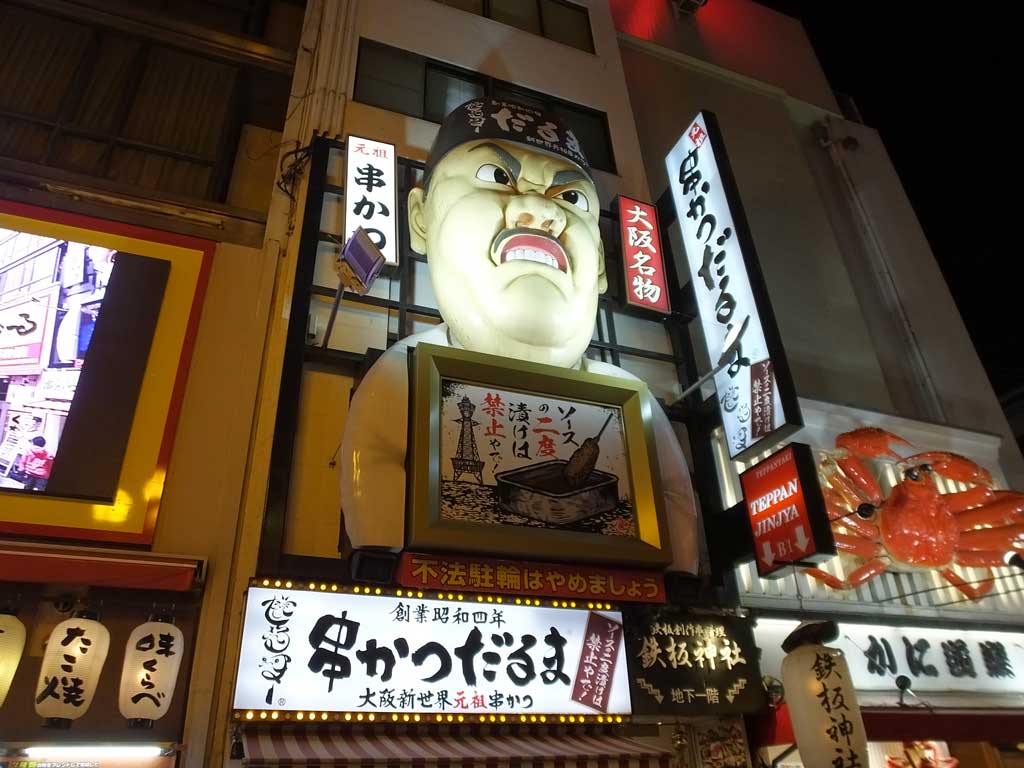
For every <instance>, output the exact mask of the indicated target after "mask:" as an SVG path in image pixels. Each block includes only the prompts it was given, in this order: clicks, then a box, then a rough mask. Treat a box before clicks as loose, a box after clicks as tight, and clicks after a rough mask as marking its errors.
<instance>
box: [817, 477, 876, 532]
mask: <svg viewBox="0 0 1024 768" xmlns="http://www.w3.org/2000/svg"><path fill="white" fill-rule="evenodd" d="M821 491H822V495H824V497H825V506H826V507H827V508H828V519H829V520H831V521H832V522H833V525H834V526H835V525H841V526H843V527H844V528H847V529H849V530H850V531H853V532H855V533H858V534H860V535H861V536H863V537H864V538H866V539H875V538H877V536H878V531H877V530H876V529H875V526H873V525H872V524H871V523H869V522H868V521H867V520H863V519H861V518H860V517H858V516H857V514H856V513H854V512H851V511H850V510H849V509H847V508H846V507H845V506H843V500H842V499H841V498H840V497H839V494H838V493H836V492H835V491H834V490H832V489H831V488H828V487H824V488H822V489H821Z"/></svg>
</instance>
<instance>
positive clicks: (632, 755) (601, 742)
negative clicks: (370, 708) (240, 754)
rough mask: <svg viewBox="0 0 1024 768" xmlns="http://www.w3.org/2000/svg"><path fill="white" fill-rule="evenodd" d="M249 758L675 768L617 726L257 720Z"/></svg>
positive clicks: (514, 767) (665, 755) (254, 762)
mask: <svg viewBox="0 0 1024 768" xmlns="http://www.w3.org/2000/svg"><path fill="white" fill-rule="evenodd" d="M242 740H243V745H244V749H245V760H244V765H246V766H249V768H274V767H276V766H354V765H358V766H416V767H417V768H419V767H420V766H423V767H424V768H426V767H428V766H460V767H462V766H473V767H474V768H475V767H476V766H480V768H506V767H507V768H577V767H578V768H669V764H670V760H671V757H672V755H671V753H669V752H665V751H663V750H660V749H658V748H656V747H651V746H649V745H647V744H643V743H641V742H639V741H636V740H635V739H629V738H626V737H624V736H618V735H616V734H613V733H600V732H595V733H589V732H585V731H581V730H576V731H573V730H555V729H551V730H544V731H541V730H535V731H531V732H512V731H510V730H502V731H487V730H473V729H446V728H442V727H437V728H434V727H432V726H426V727H420V728H416V729H398V728H396V729H379V730H378V729H354V728H353V729H339V728H338V727H333V728H332V727H331V726H328V725H324V726H295V727H289V726H282V727H277V728H256V729H250V730H247V731H246V732H245V733H243V735H242Z"/></svg>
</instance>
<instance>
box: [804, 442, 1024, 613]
mask: <svg viewBox="0 0 1024 768" xmlns="http://www.w3.org/2000/svg"><path fill="white" fill-rule="evenodd" d="M894 445H898V446H907V447H912V446H911V445H910V443H908V442H907V441H906V440H904V439H903V438H901V437H899V436H897V435H894V434H892V433H890V432H886V431H885V430H883V429H878V428H877V427H863V428H861V429H855V430H853V431H852V432H846V433H844V434H841V435H839V436H838V437H837V438H836V451H835V452H834V453H833V454H832V455H831V456H830V457H829V458H826V459H825V460H824V461H823V462H822V463H821V464H820V465H819V475H820V477H821V480H822V491H823V493H824V496H825V503H826V505H827V507H828V513H829V518H830V520H831V521H832V531H833V535H834V536H835V542H836V549H837V550H838V551H839V552H845V553H849V554H852V555H856V556H857V557H859V558H861V559H862V560H863V561H864V562H863V563H861V564H860V565H858V566H857V567H856V568H854V569H853V570H852V571H850V573H849V574H848V575H847V576H846V578H845V579H840V578H838V577H836V576H833V575H832V574H831V573H828V572H826V571H823V570H821V569H820V568H808V569H806V571H805V572H806V573H807V574H808V575H809V576H811V577H813V578H815V579H817V580H818V581H820V582H822V583H823V584H827V585H828V586H830V587H832V588H833V589H853V588H854V587H859V586H860V585H862V584H864V583H865V582H867V581H870V580H871V579H873V578H875V577H876V576H878V575H879V574H881V573H883V572H884V571H886V570H890V569H891V570H899V571H914V570H938V572H939V573H940V574H941V575H942V577H943V578H945V579H946V580H947V581H948V582H949V583H950V584H952V585H953V586H955V587H956V588H957V589H959V590H960V591H961V592H962V593H963V594H964V595H966V596H967V597H968V598H970V599H971V600H977V599H979V598H981V597H982V596H984V595H986V594H988V592H990V591H991V589H992V585H993V584H994V577H993V574H992V567H993V566H1001V565H1004V564H1005V562H1006V560H1005V558H1006V555H1007V553H1009V552H1014V551H1017V552H1024V494H1022V493H1017V492H1016V491H993V490H992V489H991V487H990V486H991V485H992V476H991V475H990V474H989V473H988V472H987V471H986V470H985V469H983V468H982V467H980V466H978V465H977V464H975V463H974V462H973V461H971V460H970V459H967V458H964V457H963V456H959V455H957V454H954V453H943V452H937V451H933V452H929V453H919V454H916V455H914V456H910V457H909V458H906V459H903V458H901V457H900V456H899V455H898V454H897V453H895V452H894V451H893V449H892V446H894ZM882 456H887V457H889V458H893V459H897V460H898V461H899V465H900V466H901V467H903V468H904V469H903V479H902V480H901V481H900V482H898V483H897V484H896V485H895V486H894V487H893V489H892V490H891V491H890V492H889V496H888V497H887V498H885V497H883V494H882V489H881V487H880V486H879V484H878V481H877V480H876V479H875V477H874V475H872V474H871V471H870V470H869V469H868V467H867V465H866V464H865V463H864V461H863V460H864V459H871V458H878V457H882ZM933 474H938V475H941V476H942V477H945V478H948V479H950V480H954V481H959V482H963V483H971V484H973V485H974V487H972V488H969V489H968V490H966V491H961V492H958V493H945V494H944V493H941V492H940V491H939V489H938V487H937V486H936V483H935V482H934V478H933V477H932V475H933ZM954 566H964V567H973V568H985V569H987V570H988V576H987V577H986V578H984V579H982V580H981V581H979V582H973V583H972V582H968V581H966V580H965V579H964V578H963V577H962V576H961V575H959V574H958V573H957V572H956V571H955V570H954Z"/></svg>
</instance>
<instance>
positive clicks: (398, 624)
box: [234, 587, 630, 715]
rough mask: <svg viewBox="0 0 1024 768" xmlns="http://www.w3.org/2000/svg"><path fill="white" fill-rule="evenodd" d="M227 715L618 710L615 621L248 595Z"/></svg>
mask: <svg viewBox="0 0 1024 768" xmlns="http://www.w3.org/2000/svg"><path fill="white" fill-rule="evenodd" d="M234 707H235V709H237V710H253V709H258V710H268V709H269V710H279V711H290V710H299V711H304V710H321V711H325V712H339V711H343V712H354V713H360V712H368V713H372V712H388V713H403V712H407V713H429V714H432V715H434V714H442V713H443V714H445V715H447V714H454V715H460V714H462V715H469V714H472V715H481V714H483V715H491V714H495V715H510V714H516V715H519V714H527V715H531V714H563V713H564V714H582V715H606V714H628V713H629V711H630V699H629V683H628V680H627V673H626V662H625V651H624V648H623V639H622V617H621V614H619V613H617V612H615V611H597V610H573V609H559V608H542V607H537V606H525V605H512V604H510V603H509V602H503V603H498V602H497V598H493V597H492V598H488V599H487V600H486V601H483V602H481V601H477V600H476V599H467V600H465V601H460V600H457V599H453V600H447V601H446V600H431V599H429V598H427V597H422V598H421V597H418V596H415V597H414V596H412V593H410V594H409V595H406V596H401V597H398V596H395V597H391V596H379V597H376V596H374V597H371V596H365V595H354V594H347V593H335V592H314V591H308V592H307V591H302V590H289V589H265V588H262V587H252V588H250V590H249V595H248V602H247V605H246V610H245V626H244V628H243V633H242V648H241V656H240V658H239V662H238V675H237V683H236V686H235V699H234Z"/></svg>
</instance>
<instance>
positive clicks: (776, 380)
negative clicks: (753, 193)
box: [665, 112, 803, 458]
mask: <svg viewBox="0 0 1024 768" xmlns="http://www.w3.org/2000/svg"><path fill="white" fill-rule="evenodd" d="M665 166H666V169H667V171H668V177H669V187H670V188H671V190H672V198H673V201H674V202H675V208H676V214H677V215H678V218H679V227H680V230H681V231H682V237H683V246H684V248H685V249H686V261H687V264H688V265H689V267H690V280H691V282H692V283H693V290H694V295H695V296H696V299H697V312H698V315H699V317H700V324H701V328H702V329H703V331H704V341H705V343H706V344H707V351H708V358H709V359H710V360H711V364H712V365H715V364H716V362H717V361H719V360H721V361H722V365H723V367H722V369H721V370H720V371H718V373H716V374H715V389H716V391H717V393H718V406H719V412H720V413H721V416H722V427H723V429H724V430H725V439H726V443H727V445H728V449H729V457H730V458H738V457H739V458H742V457H743V456H745V455H749V453H750V451H751V449H752V447H753V446H755V445H757V444H758V443H760V442H761V441H762V440H764V439H765V438H767V437H768V436H769V435H771V438H772V441H773V442H775V441H778V440H781V439H782V438H783V437H784V436H785V435H786V434H788V433H790V432H792V431H793V430H794V429H795V428H797V427H799V426H800V425H802V424H803V419H802V416H801V414H800V407H799V405H798V403H797V399H796V392H795V390H794V388H793V382H792V377H791V376H790V374H789V365H788V363H787V361H786V355H785V352H784V351H783V349H782V343H781V340H780V338H779V330H778V328H777V327H776V324H775V317H774V314H773V313H772V309H771V302H770V301H769V299H768V293H767V289H766V287H765V285H764V279H763V277H762V276H761V270H760V266H759V264H758V261H757V254H756V252H755V251H754V243H753V239H752V237H751V235H750V232H749V227H748V226H747V221H746V216H745V215H744V212H743V205H742V203H741V202H740V198H739V193H738V192H737V190H736V183H735V181H734V179H733V177H732V170H731V168H730V166H729V160H728V158H727V157H726V154H725V146H724V144H723V142H722V139H721V134H720V132H719V130H718V124H717V121H716V120H715V117H714V115H712V114H711V113H710V112H701V113H700V114H698V115H697V117H696V118H694V120H693V122H692V123H691V125H690V126H689V128H688V129H687V130H686V132H685V133H684V134H683V135H682V136H681V137H680V139H679V141H678V142H676V145H675V146H674V147H673V148H672V150H671V151H670V152H669V153H668V156H667V157H666V158H665ZM764 447H768V446H766V445H763V446H762V448H761V450H763V448H764Z"/></svg>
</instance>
